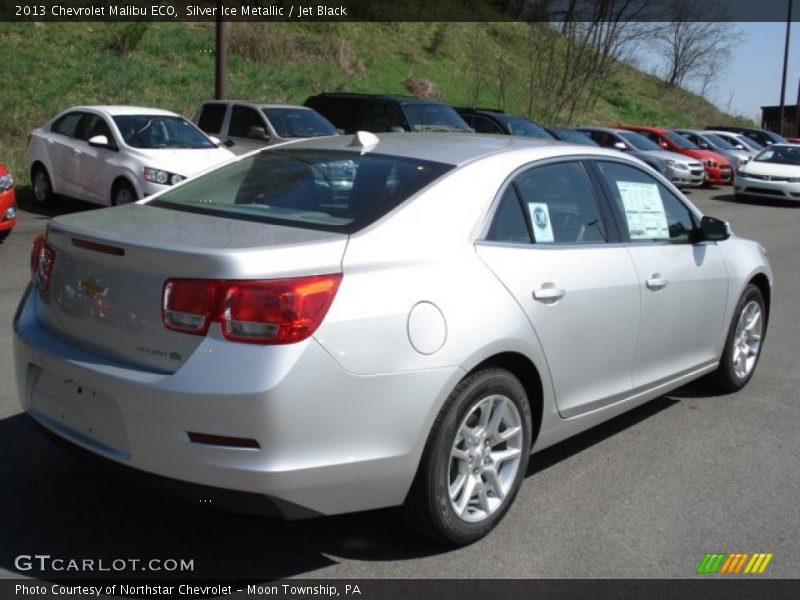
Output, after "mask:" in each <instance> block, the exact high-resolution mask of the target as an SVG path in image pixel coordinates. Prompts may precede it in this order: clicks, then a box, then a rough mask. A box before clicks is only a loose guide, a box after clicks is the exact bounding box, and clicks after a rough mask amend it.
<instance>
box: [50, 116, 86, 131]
mask: <svg viewBox="0 0 800 600" xmlns="http://www.w3.org/2000/svg"><path fill="white" fill-rule="evenodd" d="M83 115H84V113H80V112H71V113H67V114H66V115H64V116H63V117H61V118H59V119H58V120H57V121H56V122H55V123H53V125H52V127H50V131H52V132H53V133H58V134H60V135H66V136H68V137H75V132H76V130H77V129H78V122H79V121H80V120H81V117H82V116H83Z"/></svg>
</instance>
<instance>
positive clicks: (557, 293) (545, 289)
mask: <svg viewBox="0 0 800 600" xmlns="http://www.w3.org/2000/svg"><path fill="white" fill-rule="evenodd" d="M566 293H567V292H566V291H564V290H562V289H561V288H557V287H556V286H555V285H553V284H552V283H545V284H544V285H543V286H542V287H540V288H539V289H538V290H533V299H534V300H542V301H545V302H547V301H550V302H553V301H555V300H560V299H561V298H563V297H564V295H565V294H566Z"/></svg>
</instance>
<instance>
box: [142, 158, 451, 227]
mask: <svg viewBox="0 0 800 600" xmlns="http://www.w3.org/2000/svg"><path fill="white" fill-rule="evenodd" d="M452 168H453V166H452V165H447V164H442V163H436V162H429V161H424V160H417V159H414V158H405V157H398V156H386V155H381V154H373V153H368V154H360V153H358V152H351V151H339V150H313V149H303V148H284V149H280V150H264V151H262V152H259V153H257V154H254V155H252V156H248V157H246V158H243V159H241V160H238V161H235V162H233V163H228V164H226V165H225V166H222V167H220V168H218V169H215V170H214V171H211V172H209V173H206V174H205V175H202V176H200V177H198V178H196V179H193V180H191V181H188V182H186V183H185V184H183V185H181V186H179V187H177V188H175V189H172V190H169V191H167V192H166V193H164V194H162V195H160V196H158V197H157V198H155V199H154V200H153V201H152V205H153V206H159V207H162V208H170V209H175V210H185V211H189V212H198V213H206V214H212V215H218V216H221V217H226V218H231V219H243V220H249V221H260V222H265V223H275V224H279V225H287V226H291V227H303V228H307V229H321V230H324V231H339V232H342V233H353V232H355V231H358V230H360V229H362V228H364V227H366V226H367V225H369V224H370V223H373V222H374V221H376V220H377V219H378V218H380V217H381V216H383V215H385V214H386V213H388V212H389V211H390V210H392V209H393V208H395V207H396V206H398V205H399V204H400V203H401V202H403V201H404V200H406V199H407V198H409V197H410V196H412V195H414V194H415V193H417V192H418V191H419V190H421V189H422V188H423V187H425V186H426V185H428V184H429V183H431V182H432V181H434V180H435V179H437V178H439V177H441V176H442V175H443V174H445V173H446V172H448V171H449V170H451V169H452Z"/></svg>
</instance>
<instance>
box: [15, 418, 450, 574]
mask: <svg viewBox="0 0 800 600" xmlns="http://www.w3.org/2000/svg"><path fill="white" fill-rule="evenodd" d="M0 452H2V455H3V460H2V462H0V481H2V487H3V489H4V490H5V491H4V492H3V493H2V494H0V514H2V515H3V521H4V522H3V534H2V536H0V568H2V569H5V570H7V571H10V572H11V573H19V574H21V575H25V576H33V577H36V578H42V579H49V580H59V581H60V580H65V579H77V578H80V577H84V578H87V577H88V578H113V579H120V578H151V579H152V578H165V577H181V578H185V579H188V578H191V579H238V580H247V581H266V580H270V579H276V578H285V577H289V576H293V575H303V574H307V573H309V572H312V571H314V570H316V569H320V568H322V567H326V566H328V565H331V564H335V562H336V560H335V558H330V557H329V556H328V555H332V556H334V557H335V556H343V557H348V558H353V559H356V560H402V559H406V558H418V557H421V556H427V555H430V554H435V553H439V552H442V551H444V550H445V549H444V548H441V547H439V546H436V545H434V544H432V543H428V542H426V541H424V540H422V539H420V538H417V537H415V536H413V535H412V534H411V533H409V532H408V531H406V530H405V529H404V528H403V525H402V524H401V523H400V522H399V521H398V520H397V519H396V518H394V514H393V513H392V511H387V510H382V511H371V512H363V513H356V514H352V515H343V516H337V517H328V518H318V519H311V520H306V521H294V522H288V521H283V520H279V519H272V518H266V517H250V516H244V515H234V514H229V513H224V512H221V511H216V510H213V509H206V508H202V507H195V506H192V505H190V504H186V503H182V502H179V501H177V500H174V499H173V498H170V497H164V496H156V495H151V494H149V493H145V492H144V491H143V490H141V489H133V488H130V487H128V486H126V485H125V484H124V483H123V482H122V480H117V479H113V478H111V479H110V478H107V477H101V476H100V475H99V474H98V473H94V472H91V471H89V470H88V469H87V468H85V467H83V466H82V465H80V464H79V463H77V462H76V461H74V460H73V459H72V458H70V457H69V456H67V455H66V454H64V453H63V452H62V451H61V450H59V449H58V448H57V447H56V446H54V445H53V444H52V443H51V442H50V441H48V440H47V439H46V438H45V436H44V435H42V433H41V432H40V431H39V430H38V428H37V427H36V425H35V424H34V423H33V421H32V420H31V419H30V418H29V417H28V416H27V415H24V414H17V415H14V416H12V417H8V418H6V419H2V420H0ZM34 554H49V555H50V556H52V557H61V558H65V559H71V558H75V559H83V558H94V559H95V560H97V559H101V558H102V559H103V560H104V562H105V563H106V564H110V563H111V561H112V560H114V559H115V558H123V559H127V558H141V559H143V560H150V559H153V558H156V559H166V558H173V559H177V560H179V561H180V559H187V560H193V561H194V570H193V571H192V572H184V573H163V572H161V573H153V572H148V573H137V572H135V571H130V570H125V571H123V572H113V571H112V572H109V573H97V572H94V573H74V572H73V573H70V572H63V571H53V570H51V571H39V570H38V567H37V570H32V571H25V570H24V569H22V568H19V567H18V566H17V565H16V564H15V562H16V561H15V559H16V557H17V556H19V555H34Z"/></svg>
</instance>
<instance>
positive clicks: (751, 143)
mask: <svg viewBox="0 0 800 600" xmlns="http://www.w3.org/2000/svg"><path fill="white" fill-rule="evenodd" d="M734 139H735V140H736V141H737V142H739V143H740V144H741V145H742V146H744V147H745V148H749V149H750V150H755V151H756V152H758V151H759V150H763V149H764V148H765V146H764V145H763V144H759V143H758V142H757V141H755V140H753V139H750V138H749V137H747V136H744V135H737V136H734Z"/></svg>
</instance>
